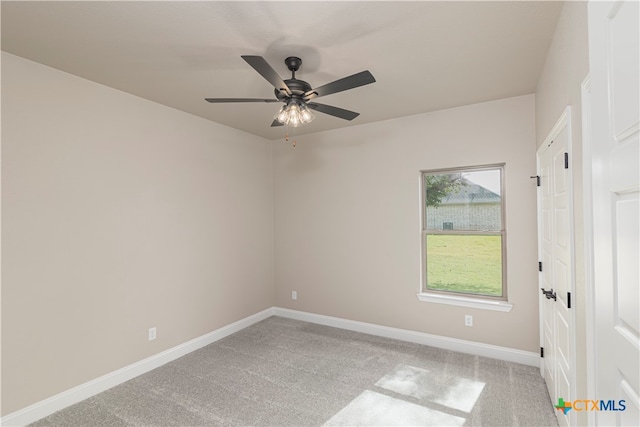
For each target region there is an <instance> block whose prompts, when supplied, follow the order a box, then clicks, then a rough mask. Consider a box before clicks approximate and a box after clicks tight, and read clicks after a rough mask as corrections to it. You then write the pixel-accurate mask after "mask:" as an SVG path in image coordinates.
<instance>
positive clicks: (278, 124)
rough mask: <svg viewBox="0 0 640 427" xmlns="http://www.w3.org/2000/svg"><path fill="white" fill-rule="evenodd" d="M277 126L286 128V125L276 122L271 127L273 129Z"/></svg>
mask: <svg viewBox="0 0 640 427" xmlns="http://www.w3.org/2000/svg"><path fill="white" fill-rule="evenodd" d="M276 126H284V125H283V124H282V123H280V122H279V121H277V120H274V121H273V123H271V127H272V128H273V127H276Z"/></svg>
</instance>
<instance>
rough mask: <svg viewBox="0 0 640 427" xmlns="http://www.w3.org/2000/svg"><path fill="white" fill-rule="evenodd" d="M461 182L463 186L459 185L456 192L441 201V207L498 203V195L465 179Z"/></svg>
mask: <svg viewBox="0 0 640 427" xmlns="http://www.w3.org/2000/svg"><path fill="white" fill-rule="evenodd" d="M462 181H463V182H464V184H465V185H461V186H460V189H459V190H458V191H456V192H455V193H451V194H449V195H448V196H447V197H445V198H444V199H442V201H441V202H440V204H441V205H454V204H469V203H500V195H498V194H496V193H494V192H493V191H491V190H488V189H486V188H485V187H483V186H481V185H478V184H476V183H474V182H471V181H469V180H468V179H466V178H463V179H462Z"/></svg>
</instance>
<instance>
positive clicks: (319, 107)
mask: <svg viewBox="0 0 640 427" xmlns="http://www.w3.org/2000/svg"><path fill="white" fill-rule="evenodd" d="M307 107H309V108H311V109H312V110H316V111H319V112H321V113H325V114H329V115H330V116H335V117H338V118H341V119H345V120H353V119H355V118H356V117H358V116H359V115H360V113H356V112H355V111H349V110H345V109H343V108H338V107H333V106H331V105H326V104H318V103H316V102H307Z"/></svg>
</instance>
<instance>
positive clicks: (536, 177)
mask: <svg viewBox="0 0 640 427" xmlns="http://www.w3.org/2000/svg"><path fill="white" fill-rule="evenodd" d="M529 178H531V179H533V178H535V179H536V187H540V175H534V176H530V177H529Z"/></svg>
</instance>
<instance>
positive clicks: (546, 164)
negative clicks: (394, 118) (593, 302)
mask: <svg viewBox="0 0 640 427" xmlns="http://www.w3.org/2000/svg"><path fill="white" fill-rule="evenodd" d="M570 124H571V116H570V109H569V108H568V107H567V109H566V110H565V112H564V113H563V114H562V116H561V117H560V119H559V120H558V122H557V123H556V125H555V126H554V127H553V129H552V131H551V133H550V134H549V136H548V137H547V138H546V139H545V142H544V143H543V145H542V146H541V147H540V149H539V150H538V176H539V182H540V188H539V190H538V214H539V222H538V225H539V236H540V237H539V252H540V257H541V258H540V259H541V265H540V270H541V271H540V290H541V294H540V318H541V319H542V328H541V343H542V344H541V345H542V348H543V350H544V357H543V363H542V365H541V366H542V375H543V376H544V378H545V381H546V383H547V387H548V389H549V396H550V397H551V401H552V402H553V403H554V405H555V404H557V403H558V399H563V400H564V401H566V402H570V401H572V400H573V399H574V398H575V396H574V394H575V380H574V377H575V372H574V369H575V354H574V351H575V350H574V349H575V344H574V339H575V338H574V337H575V328H574V324H575V320H574V316H575V314H574V309H573V308H572V303H573V300H574V298H575V294H574V292H573V229H572V221H571V215H572V209H571V201H572V196H571V182H572V181H571V171H570V155H569V153H570V141H571V133H570ZM556 415H557V418H558V423H559V424H560V425H561V426H563V425H570V424H575V420H574V417H575V414H574V413H573V412H572V411H568V412H567V414H564V412H562V411H556Z"/></svg>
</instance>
